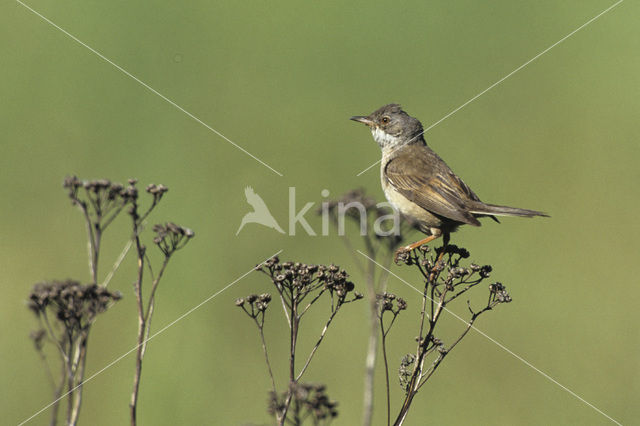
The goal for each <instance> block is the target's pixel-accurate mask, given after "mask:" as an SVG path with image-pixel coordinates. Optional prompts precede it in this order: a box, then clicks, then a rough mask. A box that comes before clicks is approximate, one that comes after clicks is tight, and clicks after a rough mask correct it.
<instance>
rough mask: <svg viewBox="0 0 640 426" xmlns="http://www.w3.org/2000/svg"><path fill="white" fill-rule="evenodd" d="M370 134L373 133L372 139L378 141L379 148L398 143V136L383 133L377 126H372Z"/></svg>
mask: <svg viewBox="0 0 640 426" xmlns="http://www.w3.org/2000/svg"><path fill="white" fill-rule="evenodd" d="M371 134H372V135H373V139H374V140H375V141H376V142H377V143H378V145H380V148H384V147H387V146H395V145H399V144H400V138H398V137H396V136H392V135H390V134H388V133H385V132H384V131H383V130H381V129H380V128H378V127H373V128H372V129H371Z"/></svg>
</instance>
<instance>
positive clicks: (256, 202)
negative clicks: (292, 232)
mask: <svg viewBox="0 0 640 426" xmlns="http://www.w3.org/2000/svg"><path fill="white" fill-rule="evenodd" d="M244 195H245V197H246V199H247V203H249V205H251V207H253V211H252V212H249V213H247V214H245V215H244V217H243V218H242V221H241V222H240V227H239V228H238V231H237V232H236V235H238V234H239V233H240V231H241V230H242V228H243V227H244V225H246V224H247V223H259V224H260V225H264V226H266V227H269V228H273V229H275V230H276V231H278V232H280V233H281V234H284V231H283V230H282V228H280V225H278V222H276V220H275V218H274V217H273V215H272V214H271V212H270V211H269V208H268V207H267V205H266V204H265V202H264V200H263V199H262V198H261V197H260V196H259V195H258V194H256V192H255V191H254V190H253V188H252V187H250V186H247V187H246V188H245V189H244Z"/></svg>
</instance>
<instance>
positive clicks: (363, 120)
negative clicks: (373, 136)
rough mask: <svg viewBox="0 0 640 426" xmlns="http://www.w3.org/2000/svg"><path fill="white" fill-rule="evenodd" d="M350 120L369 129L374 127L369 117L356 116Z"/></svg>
mask: <svg viewBox="0 0 640 426" xmlns="http://www.w3.org/2000/svg"><path fill="white" fill-rule="evenodd" d="M349 120H353V121H357V122H359V123H363V124H366V125H367V126H369V127H372V126H373V125H374V122H373V120H371V119H369V118H368V117H364V116H362V115H354V116H353V117H351V118H350V119H349Z"/></svg>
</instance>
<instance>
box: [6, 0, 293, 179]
mask: <svg viewBox="0 0 640 426" xmlns="http://www.w3.org/2000/svg"><path fill="white" fill-rule="evenodd" d="M16 2H18V4H20V5H21V6H23V7H25V8H26V9H28V10H30V11H31V12H32V13H33V14H35V15H37V16H38V17H40V18H41V19H42V20H43V21H45V22H47V23H48V24H49V25H51V26H52V27H54V28H56V29H57V30H59V31H61V32H62V33H64V34H65V35H66V36H67V37H69V38H71V39H72V40H73V41H75V42H76V43H78V44H80V45H81V46H83V47H86V48H87V49H89V50H90V51H91V52H93V53H94V54H96V55H97V56H98V57H100V59H102V60H104V61H105V62H107V63H109V64H111V65H113V66H114V67H115V68H116V69H118V70H119V71H121V72H122V73H123V74H125V75H126V76H128V77H130V78H132V79H133V80H135V81H136V82H138V83H139V84H140V85H142V86H144V87H145V88H146V89H147V90H149V91H151V92H152V93H154V94H156V95H158V96H159V97H161V98H162V99H164V100H165V101H167V102H168V103H169V104H171V105H173V106H174V107H176V108H177V109H179V110H180V111H182V112H183V113H185V114H186V115H188V116H189V117H191V118H192V119H194V120H195V121H197V122H198V123H200V124H201V125H203V126H204V127H206V128H207V129H209V130H210V131H212V132H213V133H215V134H216V135H218V136H220V137H221V138H222V139H224V140H226V141H227V142H229V143H230V144H231V145H233V146H235V147H236V148H238V149H239V150H240V151H242V152H244V153H245V154H247V155H248V156H249V157H251V158H253V159H254V160H256V161H257V162H258V163H260V164H262V165H263V166H265V167H266V168H268V169H269V170H271V171H272V172H274V173H275V174H277V175H279V176H284V175H283V174H282V173H280V172H279V171H277V170H276V169H274V168H273V167H271V166H270V165H268V164H267V163H265V162H264V161H262V160H261V159H259V158H258V157H256V156H255V155H253V154H252V153H250V152H249V151H247V150H246V149H244V148H243V147H241V146H240V145H238V144H237V143H235V142H234V141H232V140H231V139H229V138H228V137H226V136H225V135H223V134H222V133H220V132H219V131H217V130H216V129H214V128H213V127H211V126H209V125H208V124H207V123H205V122H204V121H202V120H201V119H199V118H198V117H196V116H195V115H193V114H192V113H190V112H189V111H187V110H186V109H184V108H183V107H181V106H180V105H178V104H177V103H175V102H174V101H172V100H171V99H169V98H168V97H166V96H165V95H163V94H162V93H160V92H158V91H157V90H156V89H154V88H153V87H151V86H149V85H148V84H147V83H145V82H144V81H142V80H140V79H139V78H138V77H136V76H135V75H133V74H131V73H130V72H129V71H127V70H125V69H124V68H122V67H121V66H120V65H118V64H116V63H115V62H113V61H112V60H111V59H109V58H107V57H106V56H104V55H103V54H102V53H100V52H98V51H97V50H95V49H94V48H92V47H91V46H89V45H88V44H86V43H85V42H83V41H82V40H80V39H78V38H77V37H76V36H74V35H73V34H71V33H69V32H68V31H66V30H65V29H63V28H61V27H60V26H58V25H56V24H55V23H54V22H52V21H51V20H50V19H48V18H47V17H45V16H43V15H42V14H40V13H39V12H37V11H36V10H34V9H33V8H31V7H30V6H28V5H27V4H25V3H23V2H22V1H20V0H16Z"/></svg>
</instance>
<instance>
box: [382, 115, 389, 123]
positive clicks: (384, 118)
mask: <svg viewBox="0 0 640 426" xmlns="http://www.w3.org/2000/svg"><path fill="white" fill-rule="evenodd" d="M382 122H383V123H384V124H387V123H388V122H389V117H387V116H384V117H382Z"/></svg>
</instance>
